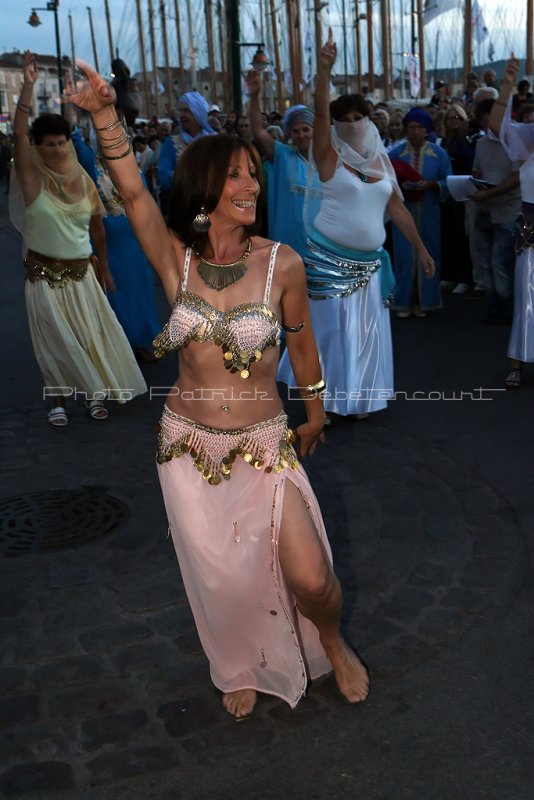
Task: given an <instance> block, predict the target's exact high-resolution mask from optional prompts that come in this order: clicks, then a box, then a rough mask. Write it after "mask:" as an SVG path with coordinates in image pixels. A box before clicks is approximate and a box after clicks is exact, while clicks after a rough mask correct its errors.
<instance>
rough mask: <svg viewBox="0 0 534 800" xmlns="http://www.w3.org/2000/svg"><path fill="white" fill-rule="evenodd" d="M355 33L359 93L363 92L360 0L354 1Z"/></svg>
mask: <svg viewBox="0 0 534 800" xmlns="http://www.w3.org/2000/svg"><path fill="white" fill-rule="evenodd" d="M354 33H355V36H356V73H357V74H356V80H357V86H358V93H359V94H361V93H362V43H361V39H360V34H361V31H360V11H359V7H358V0H356V1H355V3H354Z"/></svg>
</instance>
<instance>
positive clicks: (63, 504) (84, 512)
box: [0, 486, 128, 556]
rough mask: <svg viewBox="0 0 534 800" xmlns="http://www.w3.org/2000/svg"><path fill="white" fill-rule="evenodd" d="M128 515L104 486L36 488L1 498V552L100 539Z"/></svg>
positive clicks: (14, 552)
mask: <svg viewBox="0 0 534 800" xmlns="http://www.w3.org/2000/svg"><path fill="white" fill-rule="evenodd" d="M127 517H128V507H127V506H126V505H125V504H124V503H122V502H121V501H120V500H117V498H116V497H111V495H109V494H106V491H105V490H104V489H100V488H98V487H94V486H90V487H84V488H82V489H73V490H66V491H64V490H52V491H48V492H33V493H31V494H23V495H20V496H19V497H11V498H9V499H7V500H0V552H2V553H3V555H4V556H22V555H25V554H27V553H36V552H38V551H40V550H56V549H58V548H61V547H78V546H79V545H82V544H85V543H86V542H92V541H94V540H95V539H100V538H101V537H102V536H105V535H106V534H107V533H109V532H110V531H112V530H113V529H114V528H116V527H117V525H119V523H120V522H122V520H124V519H126V518H127Z"/></svg>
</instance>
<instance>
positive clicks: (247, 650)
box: [69, 61, 368, 719]
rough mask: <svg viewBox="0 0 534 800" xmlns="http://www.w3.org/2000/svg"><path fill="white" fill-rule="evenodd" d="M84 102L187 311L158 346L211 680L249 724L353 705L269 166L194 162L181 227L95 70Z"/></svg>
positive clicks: (300, 334) (295, 291)
mask: <svg viewBox="0 0 534 800" xmlns="http://www.w3.org/2000/svg"><path fill="white" fill-rule="evenodd" d="M78 64H79V66H81V68H82V69H83V70H84V71H85V72H86V74H87V77H88V81H87V82H85V83H83V84H81V85H80V86H79V87H78V90H77V92H76V93H75V94H72V95H71V96H70V98H69V99H70V100H72V101H73V102H75V103H76V104H78V105H79V106H81V107H82V108H84V109H86V110H87V111H89V112H91V114H92V116H93V122H94V126H95V129H96V130H97V131H98V133H99V138H100V145H101V148H102V153H103V156H104V158H106V159H107V160H108V161H109V166H110V171H111V175H112V178H113V181H114V183H115V185H116V186H117V188H118V190H119V192H120V195H121V197H122V198H123V200H124V205H125V209H126V212H127V215H128V218H129V220H130V222H131V224H132V227H133V229H134V232H135V234H136V236H137V237H138V239H139V242H140V244H141V247H142V248H143V250H144V252H145V255H146V256H147V258H148V260H149V261H150V262H151V264H152V265H153V267H154V269H155V270H156V271H157V273H158V275H159V276H160V278H161V281H162V283H163V287H164V289H165V292H166V294H167V298H168V300H169V303H170V304H172V305H173V310H172V313H171V316H170V319H169V322H168V323H167V325H166V326H165V328H164V330H163V332H162V333H161V334H160V336H159V337H158V338H157V340H156V343H155V344H156V348H157V351H159V352H164V351H169V350H177V351H179V358H180V374H179V379H178V380H177V381H176V383H175V385H174V386H173V387H172V390H171V392H170V394H169V396H168V398H167V403H166V406H165V408H164V411H163V416H162V419H161V432H160V436H159V441H158V451H159V452H158V462H159V466H158V471H159V476H160V482H161V487H162V491H163V497H164V500H165V506H166V510H167V516H168V519H169V528H170V532H171V535H172V538H173V542H174V545H175V548H176V552H177V555H178V559H179V563H180V568H181V572H182V577H183V581H184V586H185V589H186V591H187V595H188V598H189V602H190V604H191V608H192V610H193V614H194V616H195V622H196V625H197V629H198V632H199V636H200V639H201V641H202V645H203V647H204V650H205V652H206V654H207V656H208V659H209V661H210V669H211V676H212V679H213V682H214V683H215V685H216V686H217V687H218V688H219V689H220V690H221V691H222V693H223V704H224V706H225V708H226V709H227V710H228V711H229V712H230V713H231V714H233V715H234V716H235V717H236V718H238V719H240V718H242V717H245V716H247V715H248V714H250V712H251V711H252V709H253V707H254V704H255V702H256V692H257V691H261V692H266V693H268V694H274V695H276V696H278V697H281V698H283V699H284V700H286V701H287V702H288V703H289V704H290V705H291V706H295V705H296V704H297V702H298V701H299V699H300V698H301V697H302V695H303V694H304V693H305V691H306V689H307V684H308V680H309V679H310V678H315V677H318V676H319V675H322V674H324V673H326V672H329V671H331V670H332V669H333V670H334V673H335V677H336V680H337V684H338V686H339V689H340V690H341V692H342V693H343V694H344V696H345V697H346V698H347V699H348V700H349V701H350V702H359V701H362V700H365V698H366V696H367V692H368V678H367V672H366V670H365V668H364V666H363V665H362V664H361V662H360V661H359V660H358V658H357V657H356V655H355V654H354V653H353V652H352V650H351V649H350V648H349V647H348V645H347V644H346V643H345V641H344V640H343V638H342V637H341V635H340V631H339V615H340V608H341V590H340V586H339V581H338V580H337V578H336V577H335V575H334V573H333V571H332V567H331V564H332V561H331V556H330V548H329V545H328V540H327V538H326V533H325V530H324V525H323V521H322V518H321V513H320V510H319V507H318V504H317V501H316V499H315V497H314V495H313V491H312V489H311V486H310V484H309V482H308V479H307V477H306V474H305V473H304V471H303V470H302V468H301V467H300V465H299V463H298V461H297V459H296V456H295V452H294V451H293V449H292V447H291V438H292V437H291V434H290V431H289V430H288V428H287V419H286V416H285V414H284V413H283V409H282V403H281V400H280V397H279V395H278V392H277V390H276V382H275V378H276V369H277V363H278V355H279V354H278V346H277V345H278V344H279V338H280V328H281V326H282V325H283V326H284V327H285V329H286V330H287V331H288V336H287V347H288V349H289V353H290V357H291V361H292V366H293V371H294V374H295V378H296V380H297V385H298V386H300V387H301V394H302V396H303V398H304V401H305V404H306V409H307V412H308V421H307V422H306V423H304V424H302V425H300V426H299V428H298V429H297V431H296V433H297V434H298V436H299V437H300V451H301V453H302V454H303V455H306V454H307V453H309V452H312V451H313V449H314V447H315V445H316V443H317V441H318V439H319V437H320V435H321V431H322V428H323V425H324V421H325V413H324V409H323V405H322V401H321V397H320V392H321V390H322V389H323V388H324V381H323V380H322V379H321V378H320V366H319V359H318V356H317V349H316V347H315V342H314V340H313V333H312V329H311V324H310V313H309V308H308V302H307V293H306V276H305V273H304V266H303V264H302V261H301V260H300V258H299V256H298V255H297V254H296V253H295V252H294V251H293V250H292V249H291V248H290V247H288V246H286V245H280V246H279V244H278V243H275V242H271V241H269V240H267V239H264V238H262V237H260V236H255V235H253V226H254V224H255V218H256V201H257V198H258V194H259V188H260V187H259V183H258V179H257V175H258V170H259V165H258V163H257V154H256V153H255V151H254V150H253V148H252V147H251V146H250V145H249V144H247V143H246V142H241V141H239V140H238V139H235V138H234V137H231V136H205V137H202V138H200V139H199V140H198V141H195V142H193V143H192V144H190V145H189V146H188V147H187V148H186V149H185V150H184V152H183V153H182V155H181V157H180V159H179V161H178V164H177V168H176V172H175V175H174V187H173V193H172V196H171V198H170V201H169V227H167V226H166V224H165V221H164V219H163V217H162V215H161V213H160V211H159V209H158V207H157V205H156V203H155V202H154V199H153V198H152V197H151V195H150V194H149V193H148V191H147V190H146V189H145V187H144V186H143V184H142V182H141V180H140V177H139V170H138V169H137V165H136V162H135V158H134V156H133V154H132V148H131V144H130V143H129V140H128V136H127V134H126V132H125V130H124V128H123V127H122V124H121V122H120V120H119V118H118V116H117V112H116V109H115V106H114V99H115V96H114V92H113V90H112V88H111V87H110V86H109V85H108V84H107V82H106V81H105V80H104V79H103V78H102V77H101V76H100V75H98V74H97V73H96V72H95V71H94V70H93V69H92V68H91V67H90V66H89V65H88V64H85V63H84V62H80V61H79V62H78Z"/></svg>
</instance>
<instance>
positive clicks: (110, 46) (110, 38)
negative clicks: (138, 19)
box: [104, 0, 115, 68]
mask: <svg viewBox="0 0 534 800" xmlns="http://www.w3.org/2000/svg"><path fill="white" fill-rule="evenodd" d="M104 8H105V12H106V25H107V29H108V43H109V66H110V68H111V62H112V61H113V59H114V58H115V51H114V49H113V36H112V33H111V19H110V16H109V3H108V0H104Z"/></svg>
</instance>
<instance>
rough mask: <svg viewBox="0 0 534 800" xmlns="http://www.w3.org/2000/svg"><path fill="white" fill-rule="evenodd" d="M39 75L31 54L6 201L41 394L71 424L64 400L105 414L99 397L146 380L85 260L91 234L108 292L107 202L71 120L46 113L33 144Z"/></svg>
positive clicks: (54, 415)
mask: <svg viewBox="0 0 534 800" xmlns="http://www.w3.org/2000/svg"><path fill="white" fill-rule="evenodd" d="M38 75H39V73H38V70H37V67H36V65H35V60H34V57H33V56H32V54H31V53H29V52H28V53H26V56H25V66H24V85H23V87H22V90H21V95H20V99H19V102H18V105H17V111H16V114H15V120H14V126H13V137H14V145H15V149H14V163H15V168H14V170H13V177H12V186H11V192H10V198H9V207H10V215H11V219H12V221H13V224H14V225H15V227H16V228H18V230H19V231H20V232H21V234H22V236H23V239H24V256H25V258H24V265H25V268H26V287H25V296H26V308H27V312H28V322H29V328H30V334H31V338H32V343H33V347H34V352H35V356H36V358H37V362H38V364H39V368H40V370H41V374H42V377H43V383H44V390H43V393H44V396H45V397H50V398H51V401H52V408H51V410H50V411H49V413H48V420H49V422H50V423H51V424H52V425H54V426H57V427H62V426H65V425H66V424H67V422H68V417H67V413H66V399H67V397H73V398H76V397H81V398H83V399H84V400H85V401H86V403H87V406H88V409H89V414H90V415H91V417H92V418H93V419H105V418H106V417H107V416H108V410H107V408H105V406H104V404H103V400H104V399H112V400H116V401H118V402H125V401H126V400H129V399H131V398H132V397H135V395H137V394H142V393H143V392H145V391H146V389H147V387H146V384H145V381H144V379H143V376H142V374H141V372H140V370H139V367H138V366H137V363H136V361H135V358H134V355H133V353H132V350H131V348H130V345H129V344H128V340H127V339H126V336H125V334H124V331H123V330H122V328H121V326H120V325H119V323H118V321H117V318H116V316H115V314H114V313H113V311H112V309H111V307H110V305H109V303H108V301H107V298H106V296H105V294H104V292H103V291H102V289H101V287H100V285H99V283H98V281H97V278H96V275H95V272H94V269H93V266H92V263H91V262H92V261H95V259H94V258H93V257H92V248H91V242H90V238H89V237H90V236H91V238H92V240H93V242H94V244H95V248H96V250H97V252H98V256H99V259H100V265H101V267H102V278H103V281H104V282H105V285H106V287H107V288H109V289H112V288H113V282H112V279H111V274H110V273H109V270H108V266H107V258H106V246H105V233H104V227H103V224H102V219H101V215H102V214H103V213H105V212H104V207H103V205H102V203H101V202H100V199H99V197H98V193H97V190H96V187H95V185H94V183H93V181H92V180H91V178H90V177H89V175H87V173H86V172H85V170H84V169H83V168H82V167H81V166H80V164H79V163H78V159H77V157H76V153H75V151H74V147H73V145H72V142H71V141H70V128H69V125H68V123H67V122H66V121H65V120H64V119H63V117H61V116H59V115H58V114H44V115H42V116H40V117H38V118H37V119H36V120H35V122H34V124H33V127H32V138H33V144H32V143H31V142H30V139H29V137H28V115H29V112H30V111H31V108H30V105H29V103H30V102H31V97H32V91H33V89H32V87H33V84H34V83H35V81H36V80H37V78H38Z"/></svg>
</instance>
